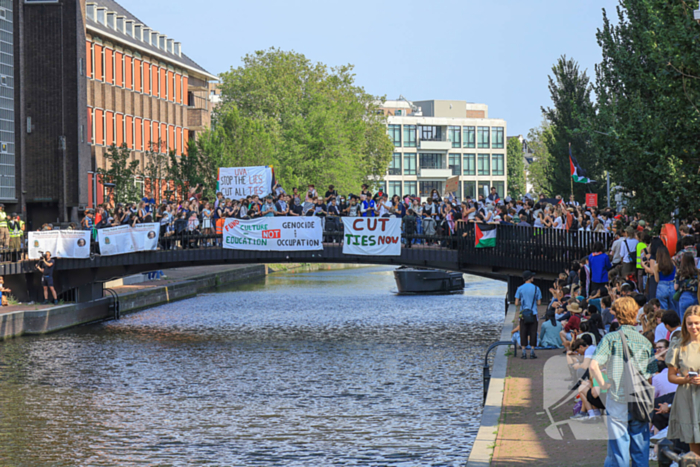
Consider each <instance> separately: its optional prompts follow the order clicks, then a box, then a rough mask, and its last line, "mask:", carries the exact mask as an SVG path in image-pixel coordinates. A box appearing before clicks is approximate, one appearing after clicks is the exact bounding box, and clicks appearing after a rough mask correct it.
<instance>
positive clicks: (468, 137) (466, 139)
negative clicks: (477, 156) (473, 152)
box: [462, 126, 476, 149]
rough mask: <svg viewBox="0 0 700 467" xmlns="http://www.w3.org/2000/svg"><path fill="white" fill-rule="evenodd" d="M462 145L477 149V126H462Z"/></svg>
mask: <svg viewBox="0 0 700 467" xmlns="http://www.w3.org/2000/svg"><path fill="white" fill-rule="evenodd" d="M462 147H464V148H469V149H476V127H475V126H463V127H462Z"/></svg>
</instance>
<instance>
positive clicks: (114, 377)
mask: <svg viewBox="0 0 700 467" xmlns="http://www.w3.org/2000/svg"><path fill="white" fill-rule="evenodd" d="M391 289H395V284H394V280H393V275H392V273H391V270H390V269H387V268H362V269H347V270H337V271H330V272H328V271H324V272H312V273H285V274H276V275H272V276H269V277H267V278H265V279H261V280H258V281H253V282H250V283H247V284H244V285H240V286H236V287H231V288H229V289H227V290H222V291H220V293H211V294H207V295H203V296H200V297H198V298H196V299H192V300H187V301H182V302H178V303H173V304H170V305H167V306H163V307H159V308H156V309H152V310H148V311H144V312H141V313H138V314H135V315H131V316H128V317H125V318H123V319H122V320H121V321H119V322H112V323H107V324H103V325H97V326H89V327H83V328H79V329H76V330H71V331H67V332H63V333H60V334H55V335H51V336H45V337H41V338H20V339H15V340H11V341H7V342H5V343H2V344H0V365H1V367H0V370H1V371H2V378H1V380H0V465H27V466H37V465H57V466H62V465H66V466H69V465H70V466H73V465H91V466H92V465H183V466H184V465H193V464H198V463H201V464H209V465H330V464H342V465H377V464H396V465H417V464H420V465H425V464H439V465H463V464H464V462H465V461H466V459H467V457H468V453H469V449H470V447H471V443H472V441H473V437H474V436H475V434H476V431H477V430H478V419H479V416H480V411H481V410H480V409H481V404H480V402H481V391H482V390H481V364H480V360H481V358H482V356H483V353H484V350H485V347H486V346H487V345H488V344H489V343H491V342H493V341H494V340H496V339H497V337H498V332H499V329H500V325H501V324H502V320H503V294H504V293H505V286H504V285H503V284H500V283H496V282H490V281H485V280H481V279H470V280H469V281H468V289H469V291H468V293H465V294H464V295H450V296H397V295H394V294H391V293H390V292H389V290H391Z"/></svg>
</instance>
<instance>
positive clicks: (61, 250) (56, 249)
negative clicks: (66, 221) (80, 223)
mask: <svg viewBox="0 0 700 467" xmlns="http://www.w3.org/2000/svg"><path fill="white" fill-rule="evenodd" d="M27 242H28V247H29V248H28V249H29V259H39V258H40V257H41V255H42V253H46V252H47V251H48V252H50V253H51V256H52V257H54V258H74V259H76V258H77V259H85V258H89V257H90V231H89V230H48V231H46V232H29V236H28V239H27Z"/></svg>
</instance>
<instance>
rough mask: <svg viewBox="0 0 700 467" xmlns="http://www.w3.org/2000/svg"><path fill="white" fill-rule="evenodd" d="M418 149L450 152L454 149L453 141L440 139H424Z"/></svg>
mask: <svg viewBox="0 0 700 467" xmlns="http://www.w3.org/2000/svg"><path fill="white" fill-rule="evenodd" d="M418 148H419V149H420V150H421V151H449V150H450V149H452V141H447V140H438V139H430V140H424V139H422V140H420V143H418Z"/></svg>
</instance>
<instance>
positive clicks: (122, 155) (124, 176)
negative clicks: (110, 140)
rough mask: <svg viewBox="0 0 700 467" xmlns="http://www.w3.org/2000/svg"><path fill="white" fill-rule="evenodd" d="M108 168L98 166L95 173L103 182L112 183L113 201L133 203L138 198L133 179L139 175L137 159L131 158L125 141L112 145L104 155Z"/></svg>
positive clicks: (137, 190) (138, 194)
mask: <svg viewBox="0 0 700 467" xmlns="http://www.w3.org/2000/svg"><path fill="white" fill-rule="evenodd" d="M104 159H105V163H106V165H107V167H108V169H103V168H98V169H97V173H98V174H99V175H100V176H101V177H102V180H103V183H105V182H106V183H114V189H113V190H112V199H113V201H114V203H133V202H134V201H136V200H138V199H139V198H140V193H139V189H138V188H137V187H136V185H135V183H134V180H135V179H136V177H137V176H138V175H139V173H138V166H139V161H138V160H131V151H130V150H129V148H128V147H127V146H126V143H124V144H122V145H121V146H120V147H117V146H116V145H114V144H113V145H112V146H110V147H109V150H108V151H107V152H106V153H105V155H104Z"/></svg>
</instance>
